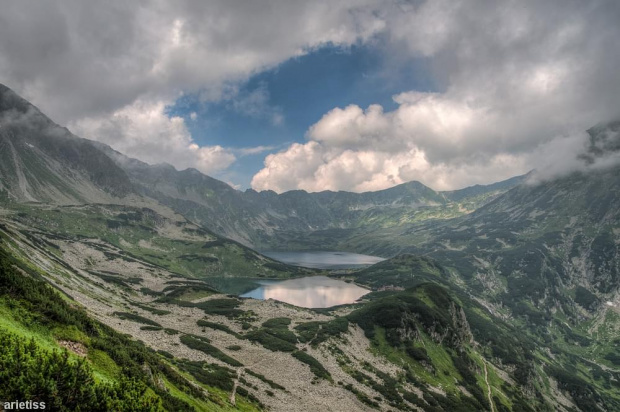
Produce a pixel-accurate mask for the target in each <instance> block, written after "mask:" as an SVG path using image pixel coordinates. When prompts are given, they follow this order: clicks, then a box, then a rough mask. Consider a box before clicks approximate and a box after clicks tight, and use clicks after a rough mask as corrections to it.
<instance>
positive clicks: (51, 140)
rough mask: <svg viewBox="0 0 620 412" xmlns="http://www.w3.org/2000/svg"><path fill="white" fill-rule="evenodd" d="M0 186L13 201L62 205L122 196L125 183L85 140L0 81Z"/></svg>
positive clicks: (122, 175) (128, 186) (127, 190)
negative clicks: (59, 124) (51, 118)
mask: <svg viewBox="0 0 620 412" xmlns="http://www.w3.org/2000/svg"><path fill="white" fill-rule="evenodd" d="M0 189H2V190H3V191H4V196H5V197H7V198H10V199H13V200H16V201H26V202H47V203H59V204H67V203H87V202H105V201H109V200H110V199H111V198H115V197H123V196H126V195H128V194H129V193H131V183H130V181H129V178H128V177H127V175H126V174H125V172H123V170H121V169H120V168H119V167H118V166H116V164H115V163H114V162H113V161H112V160H111V159H110V158H109V157H108V156H106V155H105V154H104V153H103V152H101V151H100V150H98V149H97V148H95V147H94V146H93V145H92V144H91V142H90V141H88V140H85V139H81V138H78V137H76V136H74V135H72V134H71V132H69V131H68V130H67V129H65V128H63V127H60V126H58V125H56V124H55V123H54V122H52V121H51V120H50V119H49V118H47V117H46V116H45V115H43V114H42V113H41V112H40V111H39V110H38V109H37V108H36V107H34V106H33V105H31V104H30V103H28V102H27V101H25V100H24V99H22V98H20V97H19V96H17V95H16V94H15V93H14V92H13V91H11V90H10V89H8V88H7V87H5V86H2V85H0Z"/></svg>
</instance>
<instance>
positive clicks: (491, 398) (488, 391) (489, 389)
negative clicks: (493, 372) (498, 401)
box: [482, 359, 495, 412]
mask: <svg viewBox="0 0 620 412" xmlns="http://www.w3.org/2000/svg"><path fill="white" fill-rule="evenodd" d="M482 364H483V365H484V381H485V382H486V384H487V397H488V398H489V405H491V412H495V405H493V397H492V396H491V385H489V372H488V371H487V361H486V360H485V359H483V360H482Z"/></svg>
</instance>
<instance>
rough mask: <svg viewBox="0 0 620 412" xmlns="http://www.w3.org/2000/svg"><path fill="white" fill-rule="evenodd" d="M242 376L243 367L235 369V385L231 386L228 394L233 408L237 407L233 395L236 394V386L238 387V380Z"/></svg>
mask: <svg viewBox="0 0 620 412" xmlns="http://www.w3.org/2000/svg"><path fill="white" fill-rule="evenodd" d="M242 374H243V367H240V368H239V369H237V379H235V383H234V384H233V388H232V391H231V393H230V403H232V405H233V406H237V401H236V400H235V395H236V394H237V386H239V378H241V375H242Z"/></svg>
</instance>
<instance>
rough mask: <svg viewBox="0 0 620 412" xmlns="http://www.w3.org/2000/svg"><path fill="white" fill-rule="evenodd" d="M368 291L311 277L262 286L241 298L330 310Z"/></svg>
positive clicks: (348, 284)
mask: <svg viewBox="0 0 620 412" xmlns="http://www.w3.org/2000/svg"><path fill="white" fill-rule="evenodd" d="M369 292H370V291H369V290H368V289H364V288H361V287H359V286H357V285H355V284H352V283H346V282H343V281H341V280H335V279H330V278H328V277H326V276H312V277H305V278H300V279H290V280H285V281H282V282H277V283H272V284H265V285H261V286H260V287H259V288H257V289H254V290H252V291H250V292H248V293H245V294H243V295H241V296H242V297H250V298H254V299H275V300H279V301H281V302H286V303H290V304H291V305H295V306H301V307H304V308H328V307H331V306H336V305H343V304H345V303H353V302H355V301H356V300H357V299H359V298H360V297H362V296H364V295H365V294H367V293H369Z"/></svg>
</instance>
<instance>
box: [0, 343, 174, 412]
mask: <svg viewBox="0 0 620 412" xmlns="http://www.w3.org/2000/svg"><path fill="white" fill-rule="evenodd" d="M0 347H2V349H3V350H2V352H0V381H1V382H3V384H2V385H1V386H0V399H30V398H31V395H32V394H36V400H37V401H38V402H44V403H45V409H50V410H57V411H76V410H90V411H104V410H119V411H120V410H123V411H125V410H126V411H164V410H165V409H163V407H162V403H161V399H160V398H159V397H158V396H157V395H155V394H154V393H152V392H150V391H149V390H148V386H147V385H145V384H144V383H143V382H141V381H139V380H136V379H130V378H125V377H123V378H121V379H120V380H119V381H118V382H115V383H113V384H108V383H97V382H96V381H95V378H94V375H93V371H92V369H91V367H90V366H89V364H88V362H87V361H86V360H85V359H77V360H74V359H72V358H70V356H69V352H68V351H66V350H65V351H62V352H61V351H47V350H44V349H42V348H41V347H39V345H37V344H36V342H35V341H34V339H31V340H26V339H23V338H19V337H17V336H15V335H12V334H9V333H6V332H4V331H0ZM28 395H30V396H28Z"/></svg>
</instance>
